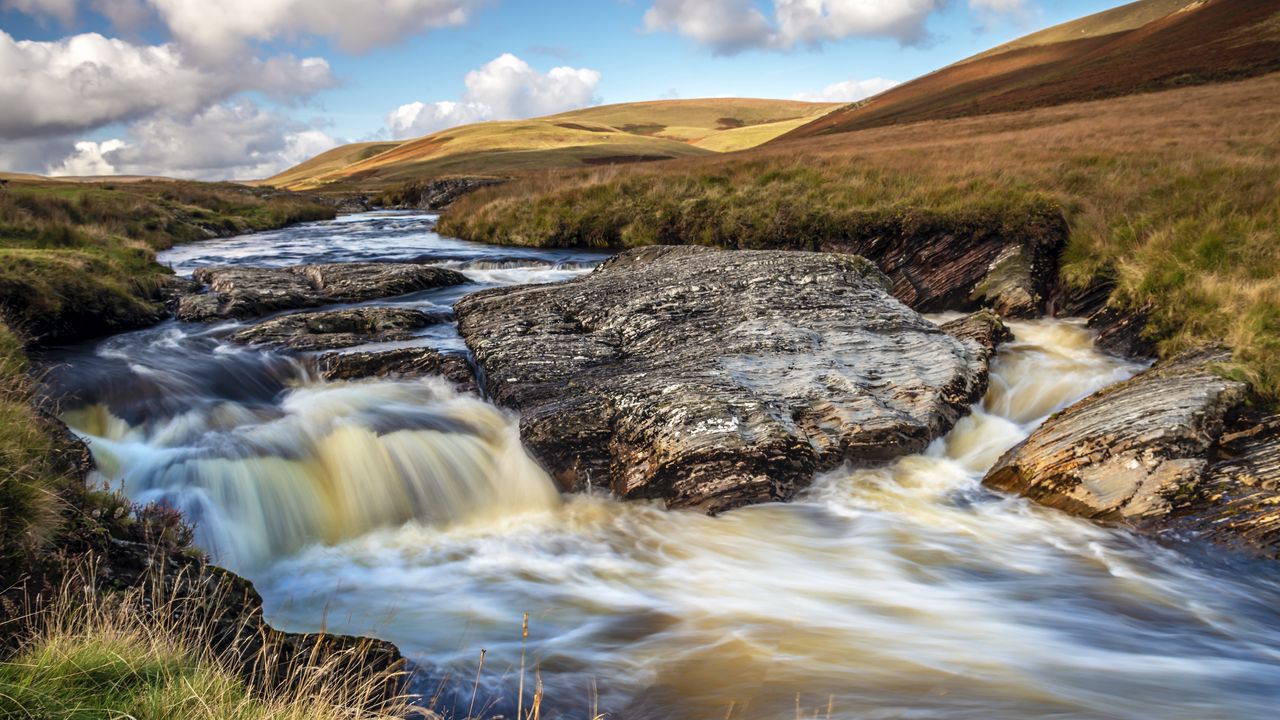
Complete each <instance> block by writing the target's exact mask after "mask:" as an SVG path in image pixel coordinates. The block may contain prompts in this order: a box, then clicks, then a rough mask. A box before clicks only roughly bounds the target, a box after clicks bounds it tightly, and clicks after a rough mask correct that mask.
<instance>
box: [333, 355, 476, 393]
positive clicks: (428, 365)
mask: <svg viewBox="0 0 1280 720" xmlns="http://www.w3.org/2000/svg"><path fill="white" fill-rule="evenodd" d="M317 363H318V367H319V371H320V375H321V376H322V377H324V378H325V379H327V380H359V379H362V378H372V377H377V378H382V377H413V378H416V377H426V376H430V375H440V376H442V377H444V378H445V379H447V380H449V381H451V382H452V383H453V384H454V387H455V388H456V389H457V390H458V392H476V390H477V387H476V378H475V375H474V374H473V373H472V372H471V365H470V364H469V363H468V362H467V359H466V358H465V357H463V356H461V355H447V354H444V353H440V352H437V351H435V350H432V349H431V348H420V347H414V348H397V349H395V350H382V351H376V352H351V353H328V354H325V355H322V356H320V358H319V359H318V360H317Z"/></svg>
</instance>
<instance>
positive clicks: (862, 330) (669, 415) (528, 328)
mask: <svg viewBox="0 0 1280 720" xmlns="http://www.w3.org/2000/svg"><path fill="white" fill-rule="evenodd" d="M887 285H888V281H887V279H886V278H885V277H884V275H883V274H882V273H881V272H879V271H878V270H877V269H876V268H875V267H874V266H873V265H872V264H871V263H869V262H867V261H866V260H863V259H862V258H859V257H855V256H852V255H839V254H829V253H809V252H790V251H745V250H744V251H735V252H725V251H717V250H712V249H709V248H702V247H661V246H659V247H647V248H641V249H637V250H632V251H629V252H626V253H623V254H621V255H619V256H617V257H615V258H613V259H611V260H609V261H607V262H605V263H604V264H603V265H602V266H601V267H600V268H599V269H597V270H596V271H595V272H594V273H592V274H590V275H588V276H585V277H583V278H579V279H576V280H573V281H570V282H566V283H560V284H555V285H541V286H522V287H512V288H499V289H494V290H488V291H483V292H480V293H476V294H474V295H470V296H467V297H465V298H463V299H462V300H460V301H459V302H458V303H457V305H456V306H455V312H456V313H457V315H458V319H459V329H460V332H461V333H462V336H463V338H464V339H465V340H466V341H467V344H468V346H469V347H470V348H471V350H472V351H473V352H474V354H475V357H476V360H477V361H478V363H479V365H480V366H481V368H482V369H483V370H484V374H485V378H486V387H487V389H488V391H489V393H490V395H491V396H492V397H493V399H494V400H496V401H497V402H498V403H499V404H502V405H506V406H508V407H511V408H514V409H516V410H518V411H519V412H520V413H521V435H522V437H523V438H524V440H525V443H526V445H527V446H528V447H529V449H530V450H531V452H532V453H533V454H534V455H535V457H537V458H538V459H539V460H540V461H541V462H542V463H543V464H544V466H546V467H547V468H548V470H549V471H550V472H551V473H552V474H553V475H554V476H555V477H556V478H557V479H558V480H559V481H560V482H561V484H562V485H564V486H565V487H581V486H584V485H586V484H588V483H591V484H596V485H604V486H608V487H611V488H613V489H614V490H615V491H616V492H617V493H618V494H620V495H621V496H623V497H627V498H662V499H663V500H665V501H666V503H667V504H668V505H669V506H671V507H696V508H700V509H702V510H705V511H708V512H717V511H721V510H726V509H729V508H733V507H736V506H739V505H744V504H748V503H755V502H762V501H768V500H784V499H787V498H789V497H791V496H792V495H793V494H794V493H795V492H796V491H797V490H799V489H800V488H802V487H804V486H805V485H807V484H808V483H809V482H810V481H811V479H812V477H813V474H814V473H815V471H818V470H820V469H823V468H829V467H832V466H835V465H838V464H839V463H841V462H844V461H852V462H859V463H873V462H882V461H886V460H889V459H892V458H895V457H898V456H901V455H905V454H908V453H912V452H916V451H919V450H921V449H923V448H924V447H925V446H926V445H928V443H929V442H930V441H931V440H933V439H934V438H936V437H938V436H939V435H941V434H942V433H944V432H946V431H947V430H948V429H949V428H950V427H951V426H952V424H954V422H955V421H956V419H957V418H959V416H960V415H962V414H963V413H965V412H967V410H968V408H969V405H970V404H971V403H973V402H975V401H976V400H977V399H979V398H980V397H981V395H982V393H983V392H984V390H985V387H986V373H985V359H986V356H987V355H989V351H985V350H982V349H980V347H979V346H980V345H981V343H980V341H979V338H980V337H982V336H983V333H982V332H975V334H974V335H973V336H971V337H969V338H967V339H964V340H961V339H957V338H956V337H952V336H951V335H948V334H947V333H945V332H943V331H942V330H941V329H939V328H938V327H937V326H936V325H934V324H932V323H930V322H929V321H927V320H925V319H924V318H922V317H921V316H920V315H919V314H917V313H916V312H915V311H913V310H911V309H909V308H907V307H906V306H905V305H903V304H902V303H900V302H898V301H897V300H895V299H893V298H892V297H891V296H890V295H889V294H888V292H887V290H886V288H887ZM981 325H982V323H981V322H975V323H974V327H975V328H976V327H979V326H981ZM991 337H995V334H992V335H991Z"/></svg>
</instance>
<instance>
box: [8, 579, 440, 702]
mask: <svg viewBox="0 0 1280 720" xmlns="http://www.w3.org/2000/svg"><path fill="white" fill-rule="evenodd" d="M94 572H95V571H94V570H93V569H92V568H90V569H87V570H86V571H85V572H83V573H80V574H74V575H71V576H69V577H68V579H67V581H66V582H64V583H63V584H62V586H61V588H60V589H59V591H58V593H57V595H56V596H55V597H53V598H51V599H50V601H49V602H47V603H46V604H45V605H44V606H43V607H42V608H41V609H40V610H38V611H36V612H34V613H31V614H29V615H27V616H25V617H21V618H18V619H16V620H11V621H9V622H10V623H21V624H22V625H23V626H24V632H23V640H22V642H21V645H20V647H19V649H18V651H17V652H16V653H15V654H14V655H13V657H11V658H10V659H9V660H8V661H6V662H4V663H3V664H0V716H3V717H13V718H68V719H79V718H83V719H84V720H89V719H90V718H95V719H96V718H136V719H137V720H267V719H271V720H358V719H369V720H379V719H382V718H407V717H423V718H430V717H435V716H434V715H432V714H430V713H429V712H428V711H426V710H423V709H421V708H416V707H415V706H413V705H412V704H411V703H410V702H409V698H408V697H407V696H402V695H396V694H394V693H391V694H390V695H389V694H388V688H389V687H390V688H395V687H399V686H400V684H401V679H402V676H403V672H402V671H401V670H399V669H397V668H384V669H380V670H377V671H367V672H351V670H352V668H355V667H359V665H360V662H361V659H360V658H359V657H353V655H356V654H358V653H359V652H361V651H360V650H359V649H358V648H354V649H348V650H344V651H340V652H337V653H333V654H325V653H321V652H319V651H314V652H313V653H312V654H311V656H310V657H308V658H305V659H304V661H302V662H295V663H291V664H290V665H288V669H287V671H286V672H283V673H280V672H277V671H276V670H275V669H274V668H276V667H279V663H278V662H277V658H276V657H275V654H276V653H278V652H280V648H279V647H278V646H277V645H275V644H273V643H271V642H260V643H257V642H244V643H232V644H230V645H227V646H225V647H223V648H222V649H221V650H220V651H219V650H215V648H216V647H218V646H219V644H220V641H219V639H218V638H216V637H214V635H213V633H214V631H213V630H212V629H211V626H210V625H207V624H202V623H199V622H193V621H192V617H193V616H194V615H198V614H199V612H200V611H201V608H198V607H195V606H193V603H202V602H205V601H207V600H209V599H210V598H204V599H203V600H196V599H194V598H192V597H187V596H183V595H180V594H178V593H176V592H166V591H165V590H164V588H165V587H166V584H164V583H149V584H146V585H143V586H139V587H137V588H134V589H131V590H128V591H124V592H115V593H104V592H102V591H101V590H99V589H98V587H97V585H96V584H95V583H94V582H91V581H89V578H91V577H92V575H93V573H94ZM211 598H212V599H213V600H215V601H216V599H217V596H216V594H215V595H213V596H211ZM316 647H319V646H318V645H317V646H316ZM246 678H253V679H252V680H247V679H246Z"/></svg>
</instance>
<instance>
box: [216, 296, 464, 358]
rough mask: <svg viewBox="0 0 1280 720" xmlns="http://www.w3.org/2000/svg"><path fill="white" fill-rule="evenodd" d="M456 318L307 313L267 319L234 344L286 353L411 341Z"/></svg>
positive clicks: (403, 312)
mask: <svg viewBox="0 0 1280 720" xmlns="http://www.w3.org/2000/svg"><path fill="white" fill-rule="evenodd" d="M452 319H453V315H452V314H450V313H426V312H422V311H420V310H413V309H410V308H395V307H359V308H347V309H344V310H327V311H323V312H303V313H293V314H291V315H282V316H280V317H275V318H271V319H270V320H264V321H262V322H260V323H258V324H256V325H254V326H252V327H248V328H245V329H244V330H241V331H240V332H237V333H235V334H233V335H232V336H231V341H232V342H237V343H241V344H243V345H265V346H269V347H274V348H279V349H282V350H296V351H308V350H334V349H338V348H347V347H354V346H356V345H364V344H367V343H374V342H392V341H400V340H410V339H412V338H413V331H414V330H417V329H419V328H424V327H427V326H429V325H435V324H438V323H443V322H449V321H450V320H452Z"/></svg>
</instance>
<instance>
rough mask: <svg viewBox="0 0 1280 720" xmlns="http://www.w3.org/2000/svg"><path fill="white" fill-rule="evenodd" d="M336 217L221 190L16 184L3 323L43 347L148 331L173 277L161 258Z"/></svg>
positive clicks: (0, 202)
mask: <svg viewBox="0 0 1280 720" xmlns="http://www.w3.org/2000/svg"><path fill="white" fill-rule="evenodd" d="M333 215H334V210H333V208H331V207H329V206H327V205H323V204H320V203H318V202H315V201H313V200H310V199H306V198H302V197H298V196H293V195H288V194H280V193H274V192H271V191H263V190H254V189H250V188H245V187H241V186H237V185H232V184H225V183H224V184H205V183H188V182H129V183H125V182H121V183H109V182H102V183H71V182H53V181H20V180H14V181H11V182H10V183H8V185H6V186H5V187H3V188H0V313H3V314H2V315H0V320H3V321H5V322H8V323H9V324H11V325H12V326H13V327H14V328H16V329H17V330H18V331H20V332H22V333H23V334H24V335H26V336H27V337H29V338H32V339H36V340H41V341H46V342H58V341H62V340H68V339H76V338H79V337H82V336H84V335H86V334H105V333H108V332H114V331H119V330H125V329H130V328H134V327H138V326H141V325H146V324H149V323H152V322H155V321H156V320H157V319H158V318H159V317H160V316H161V315H162V314H163V312H164V307H163V304H162V302H161V301H162V299H163V297H162V289H163V288H164V286H165V284H166V282H167V278H168V276H169V275H170V274H171V273H170V272H169V271H168V270H167V269H165V268H163V267H161V266H160V265H158V264H156V262H155V251H156V250H160V249H164V248H167V247H170V246H172V245H174V244H175V243H179V242H192V241H197V240H203V239H207V238H210V237H217V236H224V235H232V234H237V233H243V232H253V231H256V230H265V229H270V228H276V227H281V226H284V225H287V224H289V223H293V222H300V221H305V220H321V219H327V218H331V217H333ZM89 331H92V332H89Z"/></svg>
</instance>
